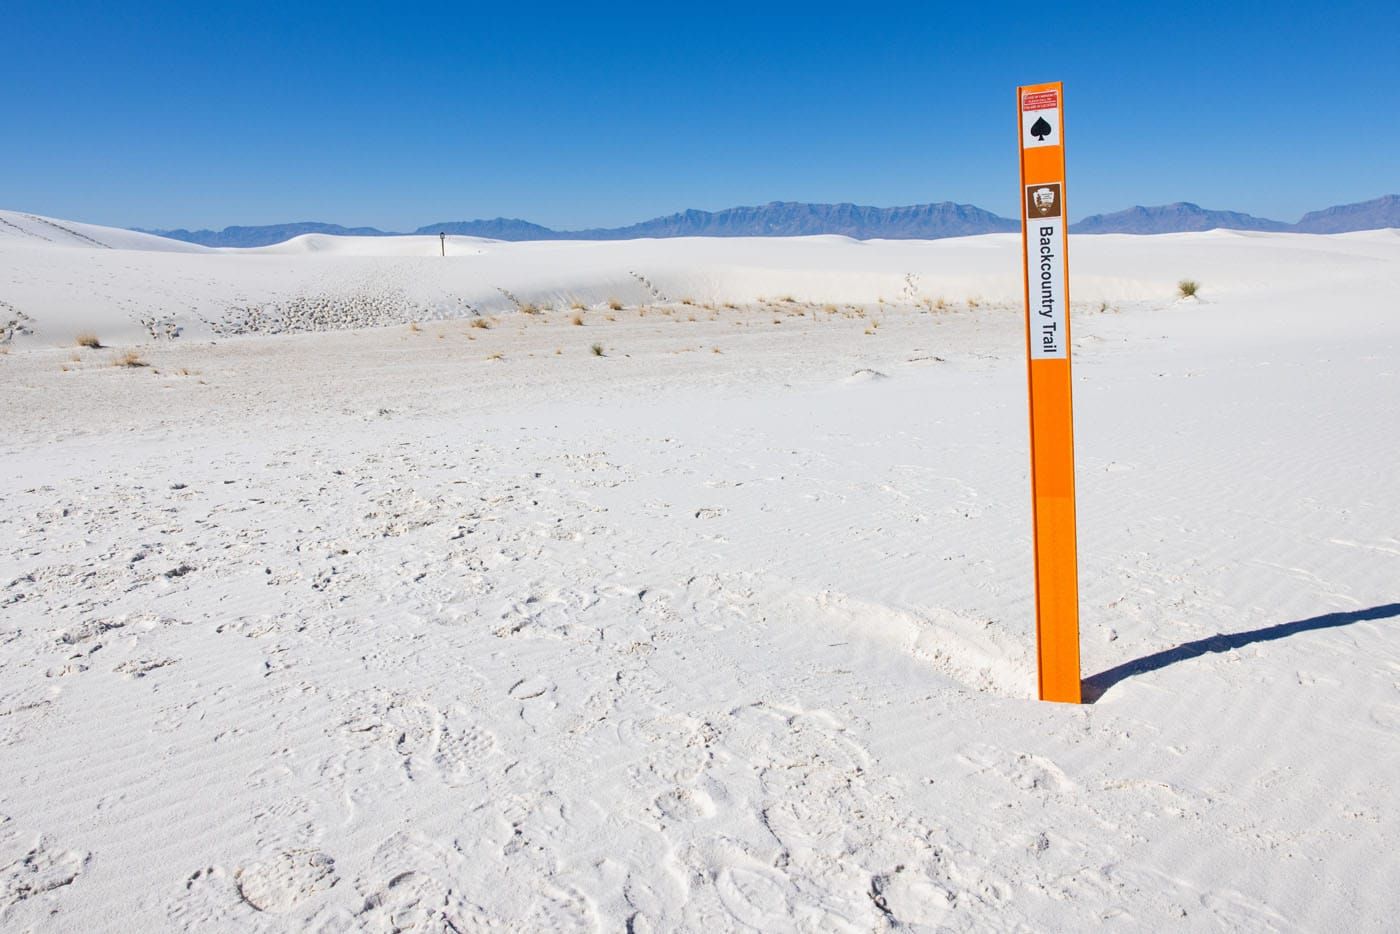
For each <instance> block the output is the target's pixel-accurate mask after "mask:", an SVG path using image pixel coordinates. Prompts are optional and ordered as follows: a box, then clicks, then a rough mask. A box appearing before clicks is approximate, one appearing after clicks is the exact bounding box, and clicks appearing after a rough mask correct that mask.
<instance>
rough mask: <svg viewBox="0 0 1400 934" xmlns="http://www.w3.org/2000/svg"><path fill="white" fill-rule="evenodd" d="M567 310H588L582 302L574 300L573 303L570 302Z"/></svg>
mask: <svg viewBox="0 0 1400 934" xmlns="http://www.w3.org/2000/svg"><path fill="white" fill-rule="evenodd" d="M569 310H571V311H587V310H588V306H587V305H585V304H584V303H583V302H580V301H577V300H575V301H573V302H571V303H570V304H569Z"/></svg>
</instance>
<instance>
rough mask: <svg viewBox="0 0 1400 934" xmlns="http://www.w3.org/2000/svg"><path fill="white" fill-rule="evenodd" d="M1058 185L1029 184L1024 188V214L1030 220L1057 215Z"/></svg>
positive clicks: (1058, 209)
mask: <svg viewBox="0 0 1400 934" xmlns="http://www.w3.org/2000/svg"><path fill="white" fill-rule="evenodd" d="M1060 214H1061V208H1060V185H1059V183H1058V182H1056V183H1054V184H1050V185H1031V186H1030V187H1028V188H1027V189H1026V216H1027V217H1029V218H1030V219H1031V220H1039V219H1041V218H1045V217H1059V216H1060Z"/></svg>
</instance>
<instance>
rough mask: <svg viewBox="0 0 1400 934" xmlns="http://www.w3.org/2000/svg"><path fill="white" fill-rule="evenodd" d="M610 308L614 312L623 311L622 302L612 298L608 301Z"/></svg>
mask: <svg viewBox="0 0 1400 934" xmlns="http://www.w3.org/2000/svg"><path fill="white" fill-rule="evenodd" d="M608 307H609V308H611V309H612V310H613V311H621V310H622V302H620V301H618V300H617V299H615V298H610V299H608Z"/></svg>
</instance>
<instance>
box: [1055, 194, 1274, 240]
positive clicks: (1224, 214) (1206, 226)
mask: <svg viewBox="0 0 1400 934" xmlns="http://www.w3.org/2000/svg"><path fill="white" fill-rule="evenodd" d="M1217 228H1221V229H1224V230H1272V231H1284V230H1291V229H1292V225H1291V224H1285V223H1284V222H1283V221H1271V220H1265V219H1264V218H1262V217H1254V216H1253V215H1250V214H1240V213H1239V212H1237V211H1208V210H1206V209H1205V208H1203V207H1201V206H1200V205H1198V204H1192V203H1191V202H1189V201H1178V202H1177V203H1176V204H1164V205H1162V206H1160V207H1153V208H1144V207H1133V208H1128V209H1127V210H1126V211H1118V212H1116V213H1113V214H1094V215H1091V216H1089V217H1086V218H1084V219H1083V220H1082V221H1079V222H1078V223H1074V224H1070V225H1069V232H1070V233H1081V234H1101V233H1126V234H1161V233H1184V232H1186V231H1190V230H1215V229H1217Z"/></svg>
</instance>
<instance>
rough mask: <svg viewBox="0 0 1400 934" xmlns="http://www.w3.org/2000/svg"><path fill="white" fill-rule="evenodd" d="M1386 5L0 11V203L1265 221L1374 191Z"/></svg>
mask: <svg viewBox="0 0 1400 934" xmlns="http://www.w3.org/2000/svg"><path fill="white" fill-rule="evenodd" d="M1395 11H1396V5H1395V4H1393V3H1381V2H1376V3H1369V4H1349V3H1335V4H1328V5H1321V4H1320V5H1317V6H1315V7H1308V8H1302V9H1298V8H1294V7H1292V6H1291V5H1289V4H1258V5H1255V4H1243V3H1222V2H1214V3H1179V4H1175V5H1162V4H1152V5H1148V4H1141V5H1139V4H1123V5H1116V6H1115V5H1110V4H1073V3H1069V4H1046V3H1034V4H1014V5H1012V4H1006V5H1002V4H985V3H966V4H959V5H946V6H945V5H941V4H937V3H924V4H909V5H890V4H873V3H865V4H861V3H846V4H842V5H839V6H836V5H831V6H828V5H824V4H819V3H805V4H757V3H745V4H727V3H703V4H685V5H682V4H664V3H651V4H646V5H624V4H615V5H603V4H599V5H596V7H594V6H592V5H586V4H580V3H571V4H563V5H558V6H555V5H552V4H549V3H535V4H502V3H496V4H491V5H477V4H472V3H464V2H457V3H451V4H446V3H435V2H427V0H423V2H414V3H402V4H398V3H356V2H353V0H343V2H339V3H335V4H318V3H296V2H286V0H283V2H279V3H276V4H271V3H268V4H263V3H254V2H248V3H220V4H216V3H197V2H189V0H185V2H181V3H178V4H177V3H170V4H166V3H128V4H119V3H110V2H108V3H67V2H62V0H55V2H47V3H31V2H28V0H20V2H18V3H14V2H13V0H12V2H11V3H10V4H7V6H6V13H5V15H4V21H5V26H6V33H7V41H6V43H5V45H6V54H5V58H6V62H5V69H4V71H5V81H4V84H3V86H2V87H3V90H0V127H2V128H3V132H4V137H5V139H4V144H3V145H0V207H5V208H13V209H19V210H27V211H34V212H39V213H44V214H48V215H51V216H58V217H66V218H73V219H78V220H87V221H92V222H95V223H103V224H114V225H120V226H143V227H177V226H183V227H204V226H213V227H222V226H224V225H226V224H263V223H274V222H281V221H293V220H322V221H330V222H335V223H342V224H347V225H361V224H363V225H372V226H378V227H382V228H386V229H406V228H410V229H411V228H413V227H417V226H420V225H423V224H429V223H433V222H436V221H442V220H465V219H471V218H477V217H496V216H500V215H504V216H508V217H523V218H525V219H528V220H532V221H535V222H537V223H542V224H547V225H550V226H554V227H560V228H572V227H583V226H602V225H607V226H612V225H617V224H625V223H629V222H632V221H637V220H641V219H644V218H647V217H652V216H655V215H659V214H667V213H671V212H673V211H677V210H681V209H684V208H691V207H694V208H703V209H709V210H713V209H719V208H724V207H730V206H734V205H739V204H761V203H764V202H767V201H774V200H784V201H786V200H792V201H854V202H857V203H862V204H875V205H881V206H889V205H899V204H915V203H921V202H926V201H943V200H952V201H959V202H968V203H972V204H977V205H979V206H982V207H985V208H988V209H990V210H993V211H996V212H997V213H1000V214H1003V215H1014V212H1015V210H1016V204H1015V197H1016V177H1015V173H1016V162H1015V159H1016V155H1015V146H1016V137H1015V132H1016V131H1015V129H1014V127H1015V110H1014V89H1015V86H1016V85H1017V84H1018V83H1031V82H1036V81H1052V80H1063V81H1064V82H1065V83H1066V93H1065V97H1066V105H1067V112H1066V118H1065V123H1066V127H1065V129H1066V142H1067V146H1068V159H1069V197H1068V198H1067V201H1068V203H1069V207H1070V213H1071V215H1072V216H1074V217H1082V216H1084V215H1085V214H1090V213H1097V212H1101V211H1112V210H1117V209H1120V208H1123V207H1127V206H1129V205H1132V204H1162V203H1166V202H1170V201H1177V200H1188V201H1195V202H1198V203H1200V204H1202V205H1204V206H1206V207H1213V208H1228V209H1233V210H1241V211H1247V212H1250V213H1254V214H1259V215H1261V216H1266V217H1273V218H1276V219H1280V220H1295V219H1297V217H1298V216H1299V215H1301V214H1302V213H1303V212H1304V211H1307V210H1311V209H1314V208H1319V207H1325V206H1327V205H1330V204H1335V203H1342V202H1350V201H1359V200H1365V199H1369V198H1373V197H1376V196H1379V195H1382V194H1387V193H1391V192H1395V191H1397V190H1400V53H1397V51H1396V48H1395V43H1396V40H1397V36H1400V13H1397V12H1395Z"/></svg>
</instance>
